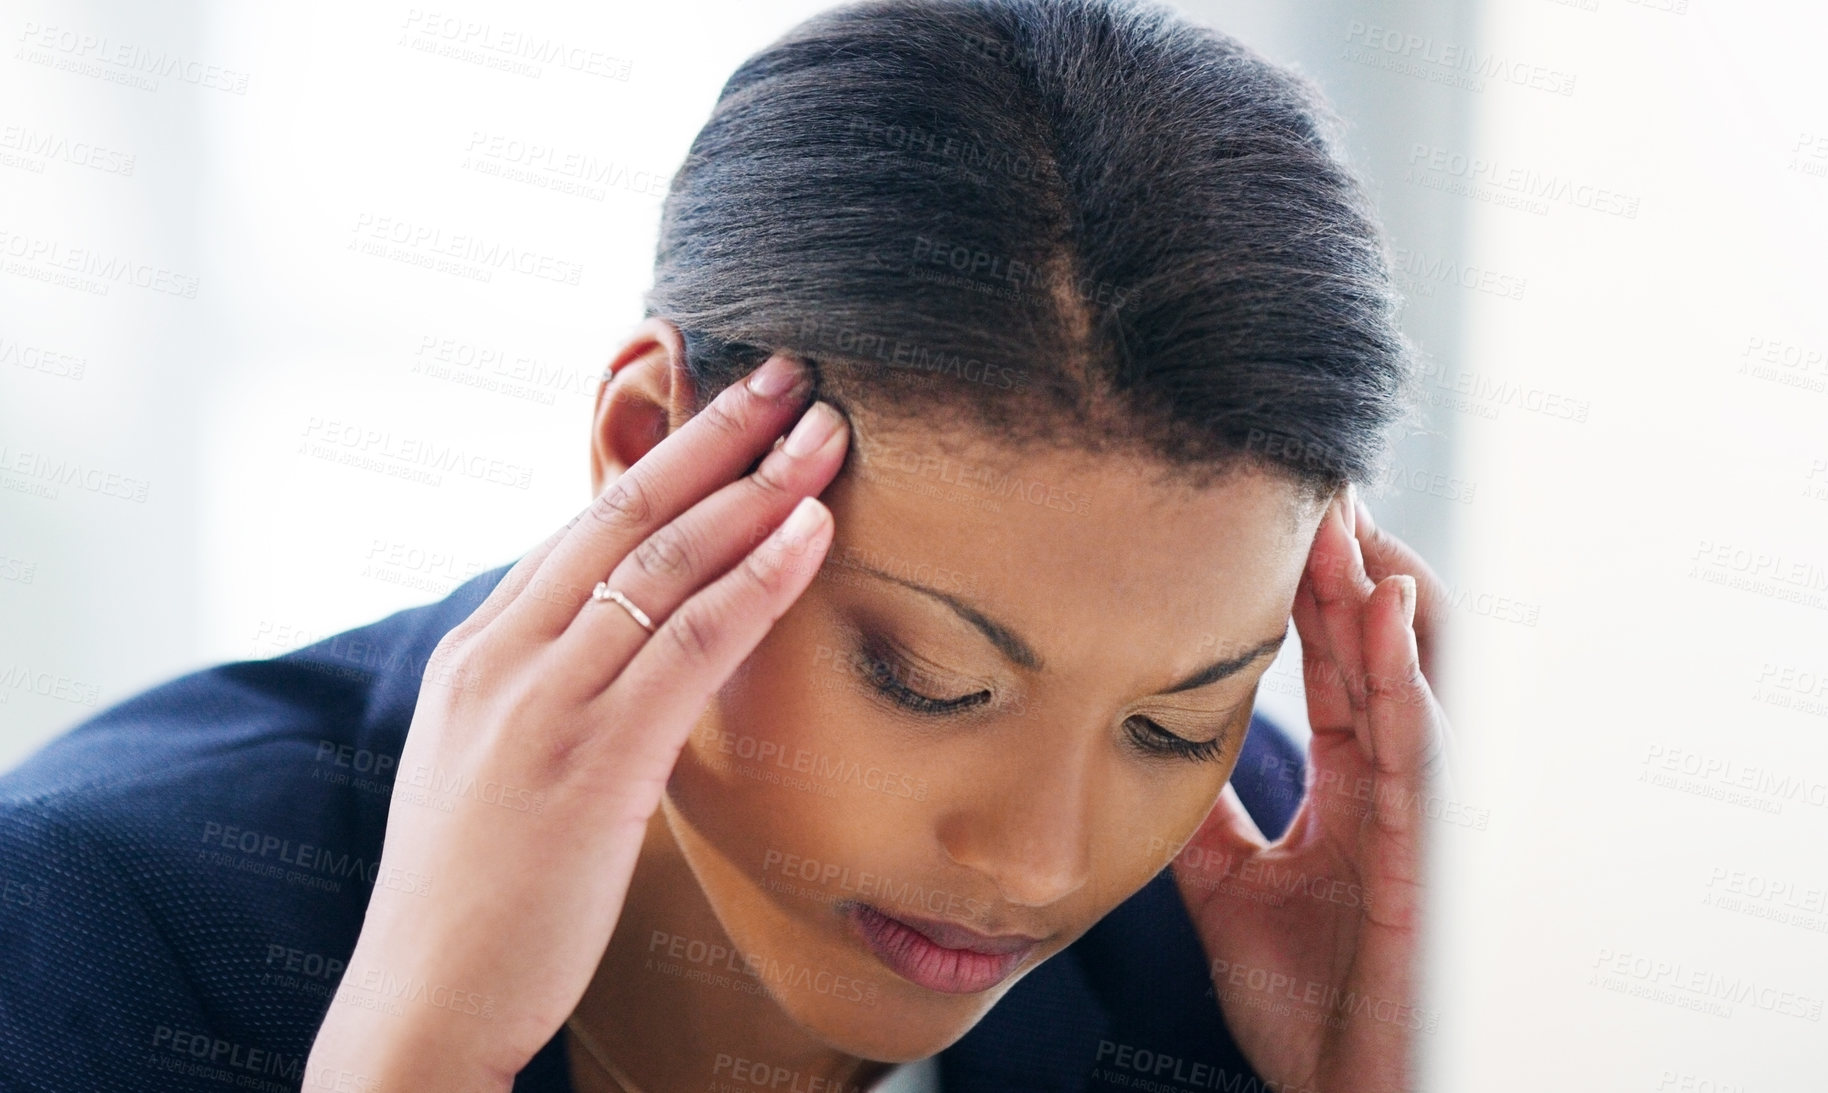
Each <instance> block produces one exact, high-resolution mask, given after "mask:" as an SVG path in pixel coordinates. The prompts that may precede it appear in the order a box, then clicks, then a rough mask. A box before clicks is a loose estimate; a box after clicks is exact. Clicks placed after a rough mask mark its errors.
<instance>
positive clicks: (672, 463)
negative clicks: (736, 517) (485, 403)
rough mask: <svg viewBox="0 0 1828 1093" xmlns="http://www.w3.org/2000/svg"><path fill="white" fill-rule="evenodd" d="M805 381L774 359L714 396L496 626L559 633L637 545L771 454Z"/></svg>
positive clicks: (624, 481)
mask: <svg viewBox="0 0 1828 1093" xmlns="http://www.w3.org/2000/svg"><path fill="white" fill-rule="evenodd" d="M811 383H812V379H811V376H810V375H809V374H808V373H806V371H805V368H804V366H803V365H801V364H800V363H799V362H798V361H797V360H795V359H794V358H792V357H789V356H785V355H782V354H776V355H775V356H772V357H770V358H768V360H767V361H765V362H763V364H762V366H761V367H760V368H757V369H756V370H755V371H754V372H751V373H750V374H749V376H748V377H747V379H746V380H745V381H744V382H742V383H733V384H731V385H730V386H728V387H726V388H725V389H724V390H722V391H720V392H718V394H717V397H716V398H714V399H712V400H711V402H710V404H709V405H708V406H706V407H705V408H704V409H703V410H702V411H700V412H699V413H697V414H694V415H693V416H692V418H691V420H689V421H687V422H686V423H685V424H684V425H682V426H681V427H680V428H679V429H677V430H675V431H674V432H672V433H670V434H668V435H667V436H666V437H665V438H664V439H662V440H661V441H660V443H658V444H656V445H654V447H653V448H651V449H649V450H648V452H647V454H646V455H643V456H642V457H641V458H640V459H638V460H636V461H635V464H634V466H632V467H630V468H628V470H626V471H624V472H623V473H621V474H620V475H617V476H616V479H615V481H614V482H612V483H610V484H609V486H608V487H607V488H605V489H604V491H603V492H602V493H601V494H598V495H597V497H596V498H595V499H594V500H593V501H592V502H591V503H590V504H589V505H588V506H587V507H586V508H585V509H584V510H583V511H582V512H580V513H579V514H578V515H577V516H576V517H574V518H573V519H572V521H571V524H570V526H569V534H567V535H566V536H565V537H564V538H563V539H561V540H560V541H559V543H558V545H556V546H554V547H553V548H552V551H551V552H550V553H549V554H547V556H546V558H545V561H544V562H542V563H541V564H540V567H539V570H538V572H537V574H536V575H535V576H534V578H533V580H532V581H531V582H529V585H528V588H527V594H526V595H522V596H519V597H517V598H516V599H515V600H514V601H513V602H512V603H511V604H509V605H508V607H507V608H506V609H505V610H504V611H503V612H502V614H501V618H500V622H501V623H502V624H504V625H505V626H507V627H508V628H509V629H511V630H513V631H515V632H516V633H517V634H519V635H522V636H524V637H530V638H531V637H539V638H553V637H557V636H558V635H559V634H561V633H563V632H564V631H565V629H566V628H567V627H568V626H569V625H570V624H571V620H572V619H573V618H574V617H575V616H576V615H577V613H578V609H579V608H580V607H581V606H582V605H583V604H584V602H585V601H586V600H587V599H588V597H589V595H590V591H591V589H592V588H594V587H596V584H597V582H598V581H600V580H602V579H604V577H606V576H607V575H608V574H609V571H610V569H611V568H613V567H614V566H615V565H616V563H618V562H619V561H621V560H622V558H623V556H624V555H626V554H627V553H628V552H629V551H631V550H633V549H634V548H635V546H636V544H638V543H640V542H641V540H643V539H645V538H647V537H648V536H649V535H651V534H653V532H654V531H655V530H656V529H657V528H660V527H661V526H663V525H665V524H666V523H667V522H668V521H670V520H672V519H673V518H674V517H676V516H678V515H679V514H680V513H682V512H684V511H685V510H686V509H687V508H689V507H690V506H691V505H693V504H695V503H696V502H698V501H699V500H700V499H702V498H704V497H705V496H706V495H708V494H709V493H711V491H713V490H715V489H717V488H718V487H720V486H723V485H725V484H727V483H729V482H731V481H734V480H735V479H736V478H737V477H738V476H739V475H741V474H743V473H744V472H745V471H746V470H748V468H749V467H750V465H751V464H753V463H754V462H755V461H756V459H757V457H759V456H760V455H762V453H764V452H766V451H767V450H768V448H769V446H770V445H771V444H772V443H773V442H774V438H775V437H777V436H779V435H780V434H781V432H782V431H783V430H785V429H786V427H787V425H788V423H789V422H791V421H792V420H793V418H794V417H795V415H796V412H797V411H798V409H799V407H800V405H801V404H802V401H803V400H804V398H805V396H806V393H807V392H808V391H809V390H810V389H811ZM758 388H760V389H758Z"/></svg>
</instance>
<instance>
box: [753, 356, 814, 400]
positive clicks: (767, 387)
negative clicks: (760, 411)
mask: <svg viewBox="0 0 1828 1093" xmlns="http://www.w3.org/2000/svg"><path fill="white" fill-rule="evenodd" d="M803 372H804V369H802V368H801V367H800V362H799V361H797V360H795V359H794V358H792V357H785V356H773V357H769V358H768V359H767V360H766V361H765V362H763V364H762V366H761V367H760V368H758V369H756V370H755V372H754V374H753V375H751V376H750V377H749V390H751V391H754V392H755V393H756V394H758V395H760V396H762V397H763V398H770V399H772V398H780V397H781V396H782V395H785V394H787V392H788V391H790V390H792V389H793V386H794V383H795V381H796V380H799V379H800V378H801V377H802V374H803Z"/></svg>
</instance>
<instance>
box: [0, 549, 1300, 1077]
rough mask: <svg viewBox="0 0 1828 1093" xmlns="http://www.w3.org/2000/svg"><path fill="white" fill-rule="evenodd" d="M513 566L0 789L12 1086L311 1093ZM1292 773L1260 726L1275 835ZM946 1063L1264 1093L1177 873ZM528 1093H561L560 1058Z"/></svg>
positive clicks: (256, 665)
mask: <svg viewBox="0 0 1828 1093" xmlns="http://www.w3.org/2000/svg"><path fill="white" fill-rule="evenodd" d="M508 568H509V567H508V566H506V565H504V566H502V567H500V568H498V569H494V570H491V571H489V572H487V573H482V574H479V575H477V576H476V577H473V578H471V579H470V580H469V581H467V582H465V583H464V584H463V585H461V586H460V587H458V588H457V589H456V590H454V591H453V592H452V593H451V594H450V595H449V596H447V597H446V598H445V599H444V600H442V601H440V602H437V603H432V604H426V605H424V606H421V607H414V608H410V609H407V610H404V611H399V612H396V613H394V614H392V615H389V616H388V617H386V618H384V619H381V620H379V621H377V622H374V623H371V624H369V625H367V626H360V627H357V628H355V629H352V630H347V631H344V632H343V633H340V634H337V635H335V636H334V637H330V638H326V639H324V640H322V641H319V642H317V643H316V644H314V645H311V646H308V647H306V648H303V649H299V650H296V651H294V652H291V653H286V654H284V655H281V656H277V657H273V658H271V659H267V660H244V661H235V662H231V663H226V664H220V665H217V666H215V667H211V668H206V669H203V670H200V671H196V672H192V673H190V674H188V675H184V676H180V677H178V678H176V679H173V680H171V681H169V682H167V683H164V684H161V685H160V686H157V687H154V688H152V689H151V690H148V691H145V692H144V693H141V694H139V695H135V696H133V697H131V698H128V699H126V700H125V701H122V702H120V703H118V704H116V705H114V706H111V707H109V708H108V709H105V710H103V711H101V712H99V713H97V714H95V715H94V716H92V717H90V718H88V719H87V720H85V721H83V722H81V723H79V724H77V725H76V726H74V727H73V728H72V729H71V730H70V731H68V732H66V733H64V734H63V735H61V736H59V737H57V738H56V739H53V740H52V741H50V742H49V743H47V744H46V745H45V746H44V747H43V748H42V749H40V750H39V751H38V752H36V753H35V754H33V755H32V756H31V757H30V758H28V759H27V760H26V761H25V762H24V763H23V764H21V765H20V766H18V767H16V768H15V769H13V770H11V771H9V772H7V773H5V774H4V775H0V1089H5V1090H9V1091H11V1090H20V1091H23V1090H56V1091H60V1093H71V1091H80V1093H102V1091H111V1090H198V1091H209V1093H220V1091H222V1090H226V1089H256V1090H272V1091H278V1090H297V1089H298V1088H299V1087H300V1083H301V1081H302V1077H303V1073H304V1064H305V1059H306V1057H307V1056H308V1054H309V1052H310V1047H311V1041H312V1038H313V1036H314V1035H315V1032H316V1029H317V1028H318V1026H319V1024H320V1022H321V1021H322V1019H323V1015H324V1012H325V1010H326V1008H327V1007H328V1005H329V1002H330V999H331V997H332V995H333V994H334V992H335V990H336V985H337V980H338V977H339V975H340V972H341V970H342V966H343V962H344V961H346V960H347V959H348V957H349V954H350V953H351V952H352V951H353V950H354V948H355V942H356V937H357V935H358V933H359V932H360V928H361V924H362V915H363V912H364V909H365V908H366V906H367V903H368V898H369V894H370V892H371V891H372V890H373V885H374V883H375V878H376V872H375V870H376V864H377V862H378V860H379V857H380V852H381V841H382V836H383V834H384V833H385V829H386V821H387V808H388V801H389V794H390V791H391V789H392V781H391V777H390V773H389V768H391V767H392V765H393V761H394V759H395V758H397V757H398V756H399V754H400V749H401V746H402V744H403V743H404V742H405V739H406V731H407V727H408V726H409V725H410V724H411V721H412V713H413V707H414V703H415V701H416V699H417V696H418V691H419V682H420V678H421V676H422V674H423V672H424V669H425V660H426V657H427V656H428V655H429V654H430V653H431V651H432V649H433V647H434V646H435V645H436V644H437V642H438V640H439V638H441V637H442V636H443V635H444V634H445V632H446V631H448V630H450V629H451V628H452V627H454V626H456V624H457V623H459V622H461V621H462V620H463V619H464V618H466V617H467V616H468V615H469V614H470V613H471V612H472V611H474V610H475V609H476V607H477V605H479V604H480V603H481V602H482V600H483V598H484V597H485V596H486V595H487V594H488V592H489V590H490V589H491V588H493V587H494V586H495V584H496V583H497V582H498V581H499V580H500V579H501V578H502V576H503V575H504V574H506V573H507V571H508ZM1302 759H1303V757H1302V756H1301V754H1300V753H1299V751H1298V750H1297V749H1296V748H1295V747H1294V746H1293V745H1292V744H1291V742H1290V740H1289V738H1288V737H1287V736H1285V735H1284V734H1283V733H1282V732H1281V731H1280V730H1278V729H1277V728H1276V727H1275V726H1274V725H1272V724H1270V723H1269V722H1267V721H1265V720H1262V719H1260V718H1259V719H1254V720H1253V721H1252V722H1251V731H1250V734H1249V737H1248V739H1247V742H1246V744H1245V747H1244V755H1243V758H1242V759H1241V760H1240V761H1239V763H1238V767H1237V772H1236V773H1235V774H1234V775H1233V783H1234V785H1235V786H1236V787H1237V789H1238V793H1239V795H1240V796H1241V797H1242V799H1243V801H1244V804H1245V806H1246V808H1248V809H1249V811H1250V812H1251V814H1252V815H1253V816H1254V817H1255V818H1256V820H1257V823H1258V824H1259V826H1261V827H1262V828H1263V830H1264V831H1265V832H1266V833H1267V834H1269V835H1270V836H1271V837H1274V836H1275V835H1277V834H1279V833H1280V832H1281V831H1282V830H1284V829H1285V828H1286V826H1287V824H1288V822H1289V820H1290V818H1291V817H1292V815H1293V812H1294V809H1295V806H1296V804H1297V803H1298V800H1299V796H1300V790H1299V787H1300V786H1301V784H1302V782H1301V765H1302ZM1266 771H1267V772H1270V773H1269V774H1267V775H1266V774H1265V773H1264V772H1266ZM1126 1049H1127V1050H1126ZM939 1062H940V1073H941V1080H942V1082H943V1084H944V1088H945V1090H946V1093H1004V1091H1008V1090H1046V1091H1050V1093H1051V1091H1060V1093H1064V1091H1069V1090H1072V1091H1093V1090H1105V1089H1120V1088H1132V1089H1133V1088H1136V1087H1138V1086H1140V1085H1143V1084H1144V1081H1145V1080H1153V1081H1155V1082H1159V1083H1162V1084H1161V1086H1160V1087H1159V1088H1164V1089H1225V1090H1229V1091H1261V1090H1263V1089H1264V1086H1263V1085H1262V1084H1261V1082H1260V1079H1258V1078H1257V1077H1256V1075H1254V1074H1253V1073H1252V1072H1251V1070H1250V1067H1249V1066H1248V1064H1246V1063H1245V1061H1244V1059H1243V1058H1242V1056H1241V1055H1240V1054H1239V1052H1238V1050H1237V1048H1236V1046H1235V1045H1234V1044H1233V1043H1232V1041H1231V1038H1230V1037H1229V1036H1228V1035H1227V1033H1226V1030H1225V1025H1224V1023H1223V1021H1222V1020H1221V1018H1220V1015H1219V1011H1218V1007H1217V1004H1216V1002H1215V1000H1214V998H1213V995H1212V992H1211V986H1210V981H1209V979H1208V978H1207V974H1206V961H1205V958H1204V956H1203V954H1202V951H1201V949H1200V943H1199V940H1198V938H1197V937H1196V935H1195V934H1194V931H1193V926H1192V924H1191V922H1190V921H1189V920H1188V917H1187V913H1186V910H1185V909H1184V907H1183V906H1182V904H1181V901H1180V898H1179V895H1178V893H1177V892H1176V889H1175V887H1174V883H1173V878H1172V876H1171V875H1170V874H1169V873H1168V871H1167V870H1163V871H1162V872H1161V873H1160V874H1158V875H1157V876H1156V877H1155V878H1154V879H1153V880H1151V881H1150V882H1149V883H1148V884H1147V885H1146V886H1145V887H1144V888H1143V889H1142V890H1141V891H1139V892H1138V893H1137V894H1136V895H1135V896H1133V897H1132V898H1131V899H1129V900H1128V901H1127V902H1125V903H1124V904H1122V905H1121V906H1119V907H1118V908H1116V909H1115V910H1114V911H1112V912H1111V913H1110V914H1109V915H1108V916H1106V917H1105V918H1104V919H1103V920H1102V921H1100V922H1099V923H1098V924H1097V925H1096V926H1094V927H1093V928H1092V929H1091V930H1090V931H1089V932H1087V933H1086V935H1085V936H1084V937H1082V938H1080V939H1079V941H1077V942H1075V943H1074V944H1073V945H1071V946H1070V947H1068V948H1067V949H1065V950H1064V951H1062V952H1061V953H1060V954H1059V955H1057V956H1055V957H1054V958H1053V959H1052V960H1049V961H1047V962H1046V963H1044V964H1042V965H1041V966H1039V967H1037V968H1036V969H1034V970H1033V971H1032V972H1030V973H1029V974H1028V975H1027V976H1026V977H1024V978H1023V979H1022V980H1021V981H1020V982H1018V983H1017V984H1016V985H1015V986H1014V987H1013V988H1011V989H1010V991H1009V993H1008V994H1007V995H1005V996H1004V997H1003V999H1002V1000H1001V1001H1000V1002H998V1003H997V1005H996V1006H995V1008H993V1009H992V1010H991V1011H990V1013H989V1014H988V1015H986V1016H985V1018H984V1019H983V1020H982V1021H981V1022H979V1024H978V1025H976V1026H975V1027H974V1028H973V1029H972V1030H971V1031H970V1032H968V1033H967V1034H966V1035H965V1036H964V1037H963V1038H961V1039H960V1040H959V1041H958V1042H957V1043H955V1044H953V1045H952V1046H951V1047H950V1048H947V1049H946V1050H945V1051H944V1052H942V1053H941V1054H940V1059H939ZM514 1088H515V1090H516V1091H517V1093H570V1089H571V1087H570V1081H569V1079H568V1077H567V1070H566V1060H565V1051H564V1040H563V1037H561V1036H559V1035H557V1034H555V1035H554V1037H553V1039H552V1041H551V1042H550V1043H548V1044H547V1045H546V1046H545V1047H544V1048H543V1049H541V1051H540V1052H539V1053H538V1054H537V1055H536V1056H535V1057H534V1058H533V1060H532V1062H531V1063H530V1064H529V1065H528V1066H527V1068H526V1069H525V1070H524V1071H522V1073H521V1074H520V1076H519V1078H518V1079H517V1080H516V1082H515V1084H514Z"/></svg>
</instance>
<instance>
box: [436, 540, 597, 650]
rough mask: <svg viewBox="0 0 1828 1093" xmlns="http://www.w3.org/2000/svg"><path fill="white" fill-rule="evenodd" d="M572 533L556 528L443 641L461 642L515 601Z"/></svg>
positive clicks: (506, 574)
mask: <svg viewBox="0 0 1828 1093" xmlns="http://www.w3.org/2000/svg"><path fill="white" fill-rule="evenodd" d="M569 530H570V529H569V528H565V527H560V528H556V529H554V530H553V531H552V533H551V534H550V535H547V536H546V538H545V539H543V540H541V541H540V542H539V544H538V545H536V546H535V547H534V548H533V549H532V550H529V551H527V553H525V554H523V555H521V556H520V558H519V560H517V561H516V562H515V563H514V565H513V567H512V568H510V569H509V570H508V572H506V573H505V574H503V575H502V578H501V580H499V581H497V582H495V587H494V588H491V589H490V590H489V594H488V595H487V596H485V597H484V598H483V601H482V603H480V604H478V605H477V606H476V610H474V611H472V612H470V614H469V616H468V617H467V618H465V619H464V620H463V621H462V622H460V623H458V624H457V625H456V626H453V627H451V629H450V630H448V631H447V632H446V633H445V636H444V639H443V640H444V641H446V642H453V643H454V642H458V641H462V640H463V639H464V638H466V637H468V636H469V635H471V634H473V633H475V632H476V631H478V630H481V629H482V628H483V627H485V626H487V625H488V624H489V623H490V622H491V621H493V620H494V619H495V617H496V616H497V615H499V614H501V612H502V611H503V610H504V609H505V608H506V607H507V606H508V604H509V603H510V602H512V601H513V599H514V597H516V596H518V595H520V593H521V589H523V588H525V587H527V582H528V581H531V580H532V579H533V575H534V574H535V573H536V572H538V571H539V567H540V563H542V562H544V561H545V560H546V555H548V554H550V553H551V552H552V548H553V547H555V546H557V545H558V544H559V541H560V540H562V539H564V538H565V535H566V533H567V532H568V531H569Z"/></svg>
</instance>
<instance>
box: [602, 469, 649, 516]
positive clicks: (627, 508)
mask: <svg viewBox="0 0 1828 1093" xmlns="http://www.w3.org/2000/svg"><path fill="white" fill-rule="evenodd" d="M653 508H654V506H653V500H652V498H650V497H649V496H648V490H647V486H646V485H644V484H643V483H642V481H641V476H640V475H638V474H635V473H634V472H633V471H630V472H628V473H626V474H623V475H622V476H621V477H619V478H617V479H616V482H615V485H613V486H611V487H609V489H607V490H604V491H603V492H602V493H600V494H598V495H597V498H596V500H595V501H592V502H591V503H590V514H591V516H593V517H595V518H596V520H597V521H598V522H599V523H602V524H607V525H609V526H610V527H613V528H626V527H634V526H638V525H640V524H642V523H644V522H645V521H646V520H647V518H648V514H649V513H651V512H653Z"/></svg>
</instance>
